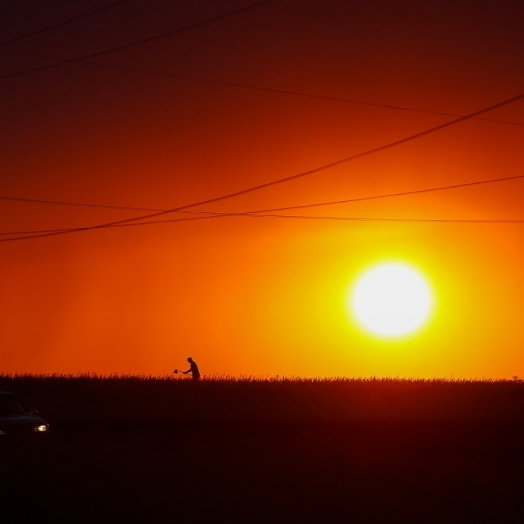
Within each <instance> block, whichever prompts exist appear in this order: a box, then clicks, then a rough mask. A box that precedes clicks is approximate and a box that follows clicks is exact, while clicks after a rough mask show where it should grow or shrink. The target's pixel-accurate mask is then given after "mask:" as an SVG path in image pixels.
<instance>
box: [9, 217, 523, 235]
mask: <svg viewBox="0 0 524 524" xmlns="http://www.w3.org/2000/svg"><path fill="white" fill-rule="evenodd" d="M201 213H202V215H201V216H195V217H186V218H176V219H168V220H155V221H150V222H132V223H126V224H114V225H111V226H107V227H108V228H113V227H135V226H151V225H158V224H171V223H175V222H188V221H194V220H204V219H211V218H238V217H241V218H269V219H271V218H273V219H289V220H315V221H332V222H384V223H407V224H410V223H412V224H416V223H417V224H494V225H502V224H524V219H508V218H502V219H491V218H478V219H475V218H473V219H467V218H388V217H384V218H382V217H344V216H342V217H338V216H307V215H280V214H265V213H218V212H205V211H204V212H201ZM67 231H68V230H67V229H47V230H40V231H39V230H33V231H20V232H15V231H13V232H10V233H0V236H8V235H19V234H27V233H32V234H34V236H32V237H31V238H39V236H45V235H43V234H42V233H49V232H67ZM25 239H27V237H16V238H4V239H0V242H10V241H16V240H25Z"/></svg>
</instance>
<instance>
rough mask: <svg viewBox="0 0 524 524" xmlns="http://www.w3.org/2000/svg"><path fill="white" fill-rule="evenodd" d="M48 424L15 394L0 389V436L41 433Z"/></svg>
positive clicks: (46, 428)
mask: <svg viewBox="0 0 524 524" xmlns="http://www.w3.org/2000/svg"><path fill="white" fill-rule="evenodd" d="M48 430H49V424H48V423H47V422H46V421H45V420H44V419H43V418H41V417H40V416H38V415H37V412H36V411H35V410H31V409H29V408H28V407H27V406H26V405H25V404H24V403H23V402H22V401H21V400H20V399H19V398H18V397H17V396H16V395H15V394H13V393H9V392H7V391H0V438H2V436H3V435H15V434H16V435H19V434H24V433H26V434H27V433H29V434H31V433H43V432H46V431H48Z"/></svg>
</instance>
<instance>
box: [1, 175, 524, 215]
mask: <svg viewBox="0 0 524 524" xmlns="http://www.w3.org/2000/svg"><path fill="white" fill-rule="evenodd" d="M522 178H524V175H513V176H506V177H499V178H490V179H487V180H474V181H473V182H461V183H460V184H451V185H446V186H436V187H427V188H423V189H411V190H408V191H399V192H396V193H384V194H381V195H370V196H364V197H355V198H347V199H343V200H330V201H327V202H315V203H312V204H301V205H295V206H286V207H277V208H272V209H259V210H256V211H245V212H243V213H242V214H248V213H272V212H276V211H290V210H293V209H307V208H312V207H322V206H332V205H339V204H348V203H354V202H365V201H368V200H381V199H384V198H396V197H401V196H409V195H418V194H423V193H433V192H437V191H449V190H451V189H460V188H464V187H472V186H480V185H486V184H495V183H499V182H509V181H512V180H520V179H522ZM0 200H4V201H8V202H26V203H30V204H50V205H60V206H72V207H88V208H100V209H112V210H113V209H114V210H120V211H152V212H163V211H169V210H168V209H160V208H151V207H137V206H117V205H110V204H95V203H92V202H71V201H64V200H44V199H38V198H21V197H9V196H0ZM180 213H193V214H195V213H215V212H214V211H180ZM236 214H238V213H236Z"/></svg>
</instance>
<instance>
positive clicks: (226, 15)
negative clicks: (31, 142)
mask: <svg viewBox="0 0 524 524" xmlns="http://www.w3.org/2000/svg"><path fill="white" fill-rule="evenodd" d="M274 1H275V0H262V1H260V2H258V3H256V4H251V5H249V6H246V7H241V8H239V9H235V10H234V11H228V12H227V13H223V14H221V15H217V16H214V17H211V18H208V19H206V20H201V21H200V22H195V23H193V24H188V25H186V26H183V27H179V28H177V29H172V30H170V31H166V32H164V33H161V34H159V35H155V36H150V37H148V38H143V39H141V40H136V41H134V42H129V43H127V44H123V45H119V46H116V47H112V48H110V49H105V50H104V51H98V52H96V53H91V54H89V55H85V56H81V57H79V58H72V59H69V60H62V61H61V62H59V63H58V64H49V65H46V66H40V67H35V68H33V69H27V70H26V71H19V72H17V73H11V74H8V75H2V76H0V80H3V79H7V78H14V77H18V76H23V75H27V74H29V73H35V72H37V71H44V70H47V69H54V68H55V67H59V66H62V65H66V64H72V63H76V62H81V61H83V60H87V59H88V58H95V57H98V56H103V55H107V54H109V53H113V52H114V51H121V50H122V49H128V48H129V47H134V46H137V45H140V44H146V43H148V42H153V41H155V40H160V39H161V38H165V37H167V36H171V35H175V34H178V33H183V32H184V31H189V30H191V29H196V28H197V27H202V26H204V25H207V24H211V23H213V22H218V21H219V20H223V19H224V18H229V17H230V16H234V15H237V14H240V13H243V12H245V11H250V10H252V9H255V8H257V7H260V6H262V5H265V4H268V3H270V2H274Z"/></svg>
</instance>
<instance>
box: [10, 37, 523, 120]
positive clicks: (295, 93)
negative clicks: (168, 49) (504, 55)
mask: <svg viewBox="0 0 524 524" xmlns="http://www.w3.org/2000/svg"><path fill="white" fill-rule="evenodd" d="M0 45H1V44H0ZM2 51H3V52H7V53H14V54H19V55H25V56H37V57H40V58H50V59H52V60H62V58H60V57H58V56H52V55H47V54H45V55H44V54H42V53H29V52H27V51H18V50H14V49H2ZM78 62H79V63H81V64H87V65H90V66H92V67H103V68H106V69H116V70H121V71H131V72H133V73H142V74H147V75H153V76H161V77H164V78H174V79H177V80H186V81H191V82H199V83H203V84H211V85H218V86H225V87H233V88H238V89H248V90H250V91H260V92H263V93H276V94H279V95H289V96H298V97H302V98H312V99H314V100H328V101H330V102H342V103H346V104H354V105H362V106H368V107H380V108H383V109H392V110H395V111H406V112H410V113H420V114H424V115H436V116H447V117H454V118H457V117H459V116H463V115H458V114H457V113H446V112H444V111H430V110H426V109H418V108H414V107H406V106H398V105H395V104H380V103H378V102H368V101H364V100H353V99H350V98H343V97H337V96H328V95H316V94H313V93H304V92H303V91H294V90H290V89H279V88H274V87H264V86H257V85H253V84H243V83H239V82H229V81H225V80H213V79H210V78H201V77H195V76H188V75H178V74H175V73H164V72H160V71H150V70H147V69H140V68H136V67H127V66H120V65H114V64H100V63H97V62H89V61H88V60H85V59H78ZM58 65H60V64H58ZM0 78H1V77H0ZM475 120H481V121H483V122H494V123H497V124H507V125H513V126H524V123H523V122H512V121H510V120H499V119H495V118H482V117H476V118H475Z"/></svg>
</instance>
